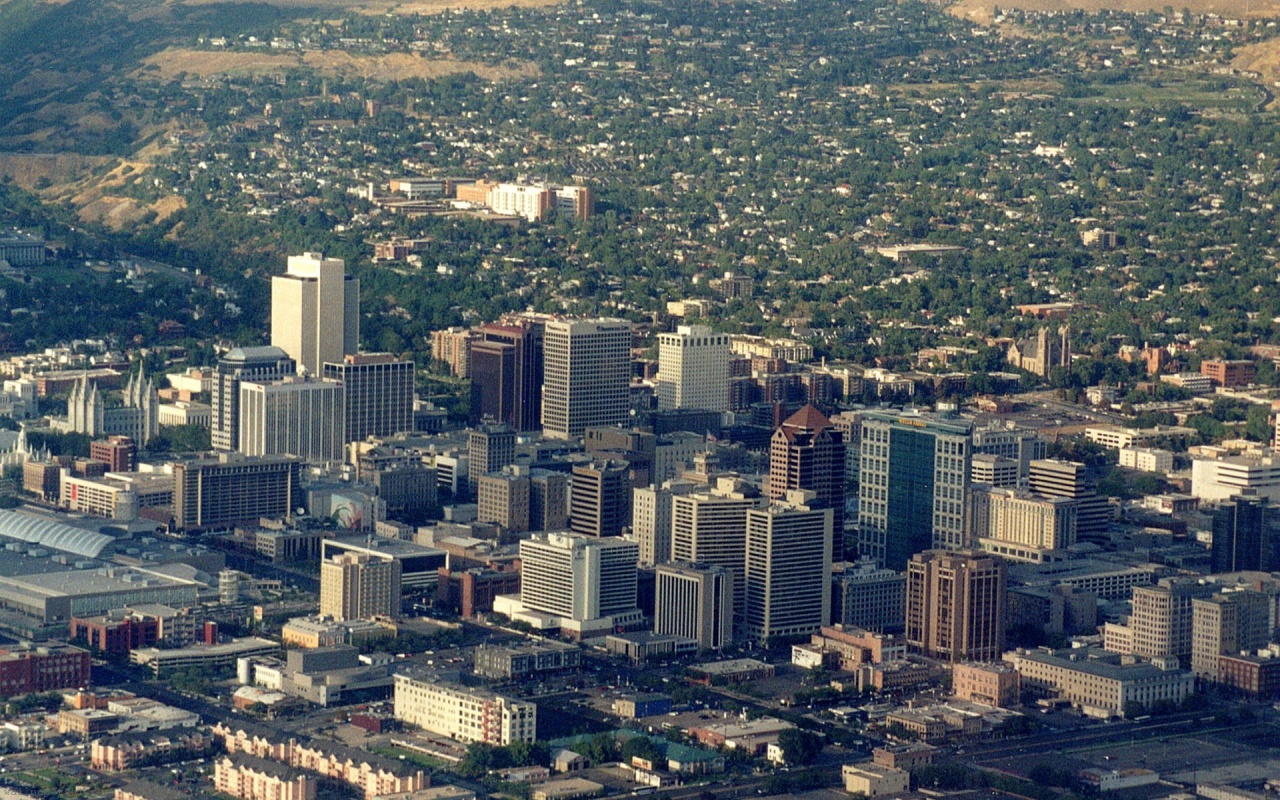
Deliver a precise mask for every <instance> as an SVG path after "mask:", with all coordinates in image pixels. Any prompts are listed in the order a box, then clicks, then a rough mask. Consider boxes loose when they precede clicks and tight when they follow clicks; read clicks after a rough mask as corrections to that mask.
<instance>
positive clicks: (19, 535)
mask: <svg viewBox="0 0 1280 800" xmlns="http://www.w3.org/2000/svg"><path fill="white" fill-rule="evenodd" d="M0 536H6V537H8V538H10V539H17V540H18V541H21V542H28V543H30V544H35V545H39V546H41V547H48V548H51V549H53V550H61V551H62V552H64V553H71V554H73V555H78V556H83V557H85V558H97V557H98V556H99V555H101V553H102V551H103V550H105V549H106V548H107V546H108V545H110V544H111V543H112V542H113V541H115V540H114V539H112V538H111V537H110V536H107V535H105V534H102V533H94V532H92V531H88V530H85V529H84V528H79V527H76V526H73V525H67V524H64V523H61V522H57V521H55V520H51V519H46V518H43V517H39V516H35V515H32V514H25V513H23V512H21V511H0Z"/></svg>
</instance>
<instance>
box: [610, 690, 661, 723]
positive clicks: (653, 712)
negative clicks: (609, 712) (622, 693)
mask: <svg viewBox="0 0 1280 800" xmlns="http://www.w3.org/2000/svg"><path fill="white" fill-rule="evenodd" d="M670 711H671V695H667V694H658V693H656V692H648V693H643V694H633V695H628V696H626V697H619V698H618V699H617V700H614V701H613V713H615V714H617V715H618V716H619V717H622V718H623V719H640V718H641V717H656V716H658V715H659V714H666V713H668V712H670Z"/></svg>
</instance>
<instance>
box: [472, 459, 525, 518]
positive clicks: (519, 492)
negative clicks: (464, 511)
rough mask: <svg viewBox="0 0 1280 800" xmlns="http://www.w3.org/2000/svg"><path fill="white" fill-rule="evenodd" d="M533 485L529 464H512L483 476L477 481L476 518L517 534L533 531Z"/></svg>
mask: <svg viewBox="0 0 1280 800" xmlns="http://www.w3.org/2000/svg"><path fill="white" fill-rule="evenodd" d="M530 488H531V482H530V479H529V469H528V467H519V466H508V467H503V469H502V472H494V473H490V474H488V475H482V476H481V477H480V478H479V479H478V481H477V483H476V521H477V522H492V523H494V524H496V525H500V526H502V528H503V530H504V531H511V532H513V533H522V532H524V531H527V530H529V524H530V523H529V494H530Z"/></svg>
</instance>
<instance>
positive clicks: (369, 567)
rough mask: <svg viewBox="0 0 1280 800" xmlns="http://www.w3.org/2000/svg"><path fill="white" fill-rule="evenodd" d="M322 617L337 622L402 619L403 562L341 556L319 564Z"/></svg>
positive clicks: (366, 555) (346, 554)
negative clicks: (401, 583) (331, 618)
mask: <svg viewBox="0 0 1280 800" xmlns="http://www.w3.org/2000/svg"><path fill="white" fill-rule="evenodd" d="M320 615H321V616H328V617H333V618H334V619H336V620H346V619H372V618H373V617H398V616H400V562H399V561H397V560H396V559H393V558H378V557H376V556H371V555H369V554H368V553H342V554H341V555H337V556H335V557H333V558H332V559H330V560H327V561H322V562H320Z"/></svg>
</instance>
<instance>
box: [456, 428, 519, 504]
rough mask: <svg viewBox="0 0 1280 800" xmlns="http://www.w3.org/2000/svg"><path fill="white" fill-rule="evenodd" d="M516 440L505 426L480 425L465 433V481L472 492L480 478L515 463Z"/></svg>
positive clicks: (512, 432)
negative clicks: (469, 485)
mask: <svg viewBox="0 0 1280 800" xmlns="http://www.w3.org/2000/svg"><path fill="white" fill-rule="evenodd" d="M516 439H517V437H516V432H515V431H514V430H513V429H512V428H511V427H509V426H507V425H481V426H480V427H478V428H476V429H474V430H472V431H470V432H468V433H467V481H468V483H470V484H471V488H472V490H474V489H475V488H476V486H477V485H478V484H479V482H480V478H481V476H483V475H488V474H489V473H491V472H497V471H499V470H501V469H502V468H503V467H505V466H507V465H508V464H513V463H515V460H516Z"/></svg>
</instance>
